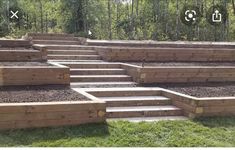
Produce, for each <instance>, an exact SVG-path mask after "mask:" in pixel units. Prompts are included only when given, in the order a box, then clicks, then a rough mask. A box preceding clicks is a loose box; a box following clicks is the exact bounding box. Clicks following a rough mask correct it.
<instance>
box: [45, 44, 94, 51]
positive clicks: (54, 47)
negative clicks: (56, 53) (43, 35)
mask: <svg viewBox="0 0 235 150" xmlns="http://www.w3.org/2000/svg"><path fill="white" fill-rule="evenodd" d="M47 48H48V49H51V50H65V49H66V50H84V49H86V50H95V49H96V48H95V47H85V46H76V47H74V46H63V45H59V46H47Z"/></svg>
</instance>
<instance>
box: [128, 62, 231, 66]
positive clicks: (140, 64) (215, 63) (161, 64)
mask: <svg viewBox="0 0 235 150" xmlns="http://www.w3.org/2000/svg"><path fill="white" fill-rule="evenodd" d="M129 64H133V65H137V66H142V63H140V62H131V63H129ZM143 66H144V67H157V66H235V62H152V63H151V62H149V63H144V64H143Z"/></svg>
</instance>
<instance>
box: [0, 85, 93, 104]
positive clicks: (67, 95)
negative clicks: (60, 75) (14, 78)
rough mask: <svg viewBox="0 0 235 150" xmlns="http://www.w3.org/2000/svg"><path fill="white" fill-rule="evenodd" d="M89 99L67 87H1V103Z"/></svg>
mask: <svg viewBox="0 0 235 150" xmlns="http://www.w3.org/2000/svg"><path fill="white" fill-rule="evenodd" d="M87 100H89V99H88V98H86V97H84V96H83V95H81V94H79V93H77V92H76V91H74V90H72V89H70V87H67V86H59V85H48V86H14V87H13V86H10V87H0V103H25V102H53V101H87Z"/></svg>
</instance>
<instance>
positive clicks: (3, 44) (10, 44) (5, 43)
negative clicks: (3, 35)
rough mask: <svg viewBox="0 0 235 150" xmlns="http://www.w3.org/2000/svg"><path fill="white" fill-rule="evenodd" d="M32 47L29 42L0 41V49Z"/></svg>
mask: <svg viewBox="0 0 235 150" xmlns="http://www.w3.org/2000/svg"><path fill="white" fill-rule="evenodd" d="M31 46H32V44H31V42H30V41H29V40H23V39H22V40H0V47H25V48H30V47H31Z"/></svg>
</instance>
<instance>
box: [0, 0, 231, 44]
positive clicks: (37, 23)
mask: <svg viewBox="0 0 235 150" xmlns="http://www.w3.org/2000/svg"><path fill="white" fill-rule="evenodd" d="M108 2H109V1H107V0H18V1H17V0H2V1H0V8H1V9H0V12H1V16H0V19H1V20H6V21H5V22H4V23H1V24H0V36H6V35H14V36H17V35H18V36H21V35H22V34H24V33H26V32H66V33H74V34H75V35H78V36H84V37H90V38H95V39H109V38H110V36H111V38H112V39H123V40H127V39H137V40H151V39H152V40H174V41H175V40H195V41H234V39H235V34H234V33H235V16H234V10H233V9H234V8H233V5H232V0H110V3H108ZM109 4H110V9H108V8H109ZM217 4H220V5H223V6H224V7H225V8H227V10H228V14H229V21H227V22H225V23H224V24H223V25H221V26H217V27H215V26H212V25H210V24H209V23H208V21H207V20H206V13H207V11H208V10H209V8H210V7H211V6H213V5H217ZM185 5H195V6H197V7H198V8H199V9H200V10H201V12H202V19H201V22H200V23H199V24H198V25H195V26H187V25H184V24H183V23H182V22H181V20H180V14H181V12H182V10H183V8H184V6H185ZM8 6H9V7H13V6H14V7H16V8H17V9H19V10H24V17H23V18H22V19H21V21H19V22H17V23H10V22H9V19H7V18H8V15H7V12H8V9H9V7H8ZM89 32H91V33H92V35H88V33H89Z"/></svg>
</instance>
